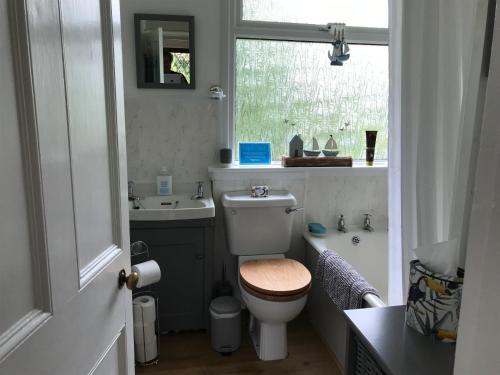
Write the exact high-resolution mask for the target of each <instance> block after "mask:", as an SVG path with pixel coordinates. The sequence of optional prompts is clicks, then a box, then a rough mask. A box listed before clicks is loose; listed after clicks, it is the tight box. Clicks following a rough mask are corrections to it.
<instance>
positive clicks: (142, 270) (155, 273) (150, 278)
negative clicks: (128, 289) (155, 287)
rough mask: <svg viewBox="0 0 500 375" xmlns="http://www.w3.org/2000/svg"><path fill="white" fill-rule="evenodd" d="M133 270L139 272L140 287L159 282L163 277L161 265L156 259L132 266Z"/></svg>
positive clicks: (138, 284)
mask: <svg viewBox="0 0 500 375" xmlns="http://www.w3.org/2000/svg"><path fill="white" fill-rule="evenodd" d="M132 272H137V273H138V274H139V281H138V282H137V287H138V288H142V287H144V286H148V285H151V284H154V283H157V282H158V281H160V279H161V271H160V266H159V265H158V263H156V262H155V261H154V260H148V261H147V262H144V263H139V264H136V265H134V266H132Z"/></svg>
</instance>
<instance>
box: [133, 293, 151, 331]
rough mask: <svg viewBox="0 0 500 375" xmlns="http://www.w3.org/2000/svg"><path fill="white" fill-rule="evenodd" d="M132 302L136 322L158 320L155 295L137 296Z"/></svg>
mask: <svg viewBox="0 0 500 375" xmlns="http://www.w3.org/2000/svg"><path fill="white" fill-rule="evenodd" d="M132 303H133V313H134V324H139V323H140V324H143V323H151V322H154V321H155V320H156V303H155V299H154V298H153V297H151V296H139V297H135V298H134V300H133V301H132Z"/></svg>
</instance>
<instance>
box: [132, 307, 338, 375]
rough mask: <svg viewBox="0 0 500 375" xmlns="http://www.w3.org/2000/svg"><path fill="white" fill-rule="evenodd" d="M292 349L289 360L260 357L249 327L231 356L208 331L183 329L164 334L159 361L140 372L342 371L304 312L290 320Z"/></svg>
mask: <svg viewBox="0 0 500 375" xmlns="http://www.w3.org/2000/svg"><path fill="white" fill-rule="evenodd" d="M288 351H289V356H288V358H287V359H285V360H282V361H269V362H263V361H260V360H259V359H258V357H257V355H256V354H255V351H254V349H253V346H252V344H251V342H250V338H249V336H248V333H247V329H246V328H245V329H244V331H243V340H242V343H241V348H240V349H239V350H238V351H237V352H235V353H233V355H231V356H222V355H220V354H219V353H216V352H214V351H212V349H211V348H210V338H209V336H208V334H206V333H199V332H196V333H191V332H187V333H179V334H177V335H172V336H162V338H161V355H160V362H159V364H158V365H156V366H151V367H145V368H141V367H138V368H137V374H148V375H167V374H168V375H170V374H172V375H201V374H203V375H219V374H308V375H320V374H321V375H322V374H329V375H340V374H341V372H340V371H339V369H338V367H337V366H336V364H335V360H334V358H333V356H332V354H331V353H330V352H329V351H328V349H327V347H326V346H325V345H324V344H323V342H322V341H321V340H320V338H319V336H318V335H317V334H316V333H315V332H314V330H313V328H312V326H311V324H310V323H309V322H308V321H307V318H306V317H304V316H300V317H298V318H297V319H295V320H294V321H293V322H291V323H289V324H288Z"/></svg>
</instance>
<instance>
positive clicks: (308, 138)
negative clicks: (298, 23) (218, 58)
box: [235, 39, 389, 160]
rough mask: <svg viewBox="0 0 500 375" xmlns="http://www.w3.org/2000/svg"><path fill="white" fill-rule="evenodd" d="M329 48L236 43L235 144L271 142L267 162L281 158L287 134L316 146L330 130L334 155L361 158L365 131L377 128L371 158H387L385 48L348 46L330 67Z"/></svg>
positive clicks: (306, 45) (317, 45)
mask: <svg viewBox="0 0 500 375" xmlns="http://www.w3.org/2000/svg"><path fill="white" fill-rule="evenodd" d="M331 48H332V47H331V45H330V44H322V43H309V42H282V41H265V40H248V39H238V40H237V42H236V98H235V107H236V108H235V115H236V117H235V144H236V148H237V144H238V142H245V141H249V142H252V141H253V142H271V143H272V148H273V160H280V159H281V156H282V155H285V154H287V152H288V151H287V150H288V142H289V140H290V139H291V138H292V136H293V134H295V133H299V134H301V135H302V138H303V139H304V143H305V148H311V143H312V137H313V136H314V137H316V138H317V139H318V142H319V146H320V148H322V147H323V146H324V145H325V144H326V142H327V140H328V138H329V135H330V134H332V135H333V136H334V138H335V139H336V141H337V143H338V147H339V150H340V155H351V156H352V157H353V158H354V159H364V158H365V130H378V132H379V133H378V136H377V147H376V153H375V158H376V159H387V122H388V83H389V82H388V81H389V78H388V75H389V73H388V48H387V46H368V45H351V58H350V60H349V61H347V62H346V63H345V65H344V66H342V67H338V66H331V65H330V60H329V59H328V56H327V55H328V51H329V50H330V49H331ZM292 123H294V124H296V125H295V126H294V127H292V126H291V124H292ZM346 123H348V124H349V125H348V126H347V127H346V125H345V124H346ZM235 154H236V155H238V149H236V153H235Z"/></svg>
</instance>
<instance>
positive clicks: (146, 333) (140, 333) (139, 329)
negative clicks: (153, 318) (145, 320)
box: [134, 323, 156, 344]
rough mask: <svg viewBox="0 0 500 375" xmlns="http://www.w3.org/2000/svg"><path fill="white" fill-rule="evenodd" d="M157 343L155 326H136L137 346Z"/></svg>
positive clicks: (135, 340)
mask: <svg viewBox="0 0 500 375" xmlns="http://www.w3.org/2000/svg"><path fill="white" fill-rule="evenodd" d="M153 340H155V341H156V334H155V325H154V323H150V324H144V325H139V324H134V342H135V343H136V344H143V343H145V342H146V343H147V342H151V341H153Z"/></svg>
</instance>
